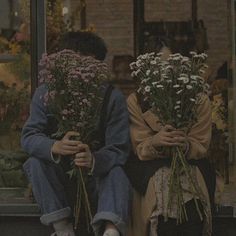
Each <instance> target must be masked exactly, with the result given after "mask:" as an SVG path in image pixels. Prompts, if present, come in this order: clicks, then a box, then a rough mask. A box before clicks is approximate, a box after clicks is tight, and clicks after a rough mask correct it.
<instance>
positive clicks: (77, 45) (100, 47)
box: [59, 31, 107, 61]
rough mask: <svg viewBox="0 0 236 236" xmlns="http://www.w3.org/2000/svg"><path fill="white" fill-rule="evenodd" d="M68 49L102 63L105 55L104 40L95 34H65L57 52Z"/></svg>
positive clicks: (76, 32) (75, 32)
mask: <svg viewBox="0 0 236 236" xmlns="http://www.w3.org/2000/svg"><path fill="white" fill-rule="evenodd" d="M63 49H70V50H73V51H76V52H80V53H81V54H82V55H85V56H94V57H95V58H96V59H97V60H101V61H103V60H104V59H105V57H106V54H107V47H106V44H105V42H104V40H103V39H102V38H101V37H99V36H98V35H96V34H95V33H92V32H88V31H74V32H67V33H65V34H64V35H63V36H62V37H61V40H60V42H59V50H63Z"/></svg>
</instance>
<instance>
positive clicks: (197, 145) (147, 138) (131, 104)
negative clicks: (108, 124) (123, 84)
mask: <svg viewBox="0 0 236 236" xmlns="http://www.w3.org/2000/svg"><path fill="white" fill-rule="evenodd" d="M127 104H128V110H129V113H130V134H131V141H132V145H133V149H134V152H135V153H136V154H137V155H138V157H139V159H140V160H153V159H156V158H163V155H162V153H159V152H158V151H157V150H156V149H155V148H154V147H153V145H152V138H153V136H154V135H155V134H156V133H157V132H158V131H159V130H160V129H161V123H160V121H159V119H158V117H157V116H156V115H154V114H153V113H152V112H151V111H147V112H145V113H142V110H141V108H140V106H139V104H138V102H137V98H136V95H135V94H131V95H130V96H129V97H128V101H127ZM197 112H198V117H197V122H196V124H195V125H193V127H192V128H191V130H190V131H189V133H188V135H187V136H188V140H189V144H190V145H189V151H188V154H187V156H188V158H189V159H200V158H203V157H205V156H206V153H207V150H208V147H209V144H210V140H211V124H212V122H211V105H210V101H209V99H208V97H207V96H204V97H202V99H201V103H200V104H199V107H198V109H197Z"/></svg>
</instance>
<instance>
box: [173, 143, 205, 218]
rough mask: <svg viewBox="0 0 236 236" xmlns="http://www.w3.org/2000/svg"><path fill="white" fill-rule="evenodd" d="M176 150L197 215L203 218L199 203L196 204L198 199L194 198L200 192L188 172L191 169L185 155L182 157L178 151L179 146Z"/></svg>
mask: <svg viewBox="0 0 236 236" xmlns="http://www.w3.org/2000/svg"><path fill="white" fill-rule="evenodd" d="M177 152H178V156H179V159H180V161H181V164H182V166H183V168H184V170H185V174H186V175H187V177H188V180H189V181H190V187H191V189H192V193H193V195H194V196H193V198H194V202H195V205H196V209H197V212H198V215H199V217H200V219H201V220H203V216H202V213H201V211H200V208H199V204H198V201H197V198H196V195H200V194H199V191H198V190H197V188H196V187H195V184H194V181H193V179H192V176H191V173H190V172H191V170H190V169H189V166H188V164H187V163H186V160H185V157H184V155H183V153H182V152H181V151H180V149H179V147H177Z"/></svg>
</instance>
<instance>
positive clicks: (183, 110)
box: [130, 52, 209, 223]
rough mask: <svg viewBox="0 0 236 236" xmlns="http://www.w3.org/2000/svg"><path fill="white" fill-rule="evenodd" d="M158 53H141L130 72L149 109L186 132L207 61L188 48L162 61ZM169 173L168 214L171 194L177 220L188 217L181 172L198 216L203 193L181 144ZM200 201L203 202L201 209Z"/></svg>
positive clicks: (174, 152)
mask: <svg viewBox="0 0 236 236" xmlns="http://www.w3.org/2000/svg"><path fill="white" fill-rule="evenodd" d="M161 55H162V54H161V53H159V54H156V53H147V54H144V55H140V56H139V57H138V58H137V61H136V62H133V63H131V64H130V67H131V69H132V76H133V77H134V78H136V80H138V82H139V88H138V91H137V92H138V93H139V94H141V95H142V97H144V99H145V100H146V101H147V102H148V103H149V105H150V106H151V109H152V112H153V113H154V114H156V115H157V116H158V118H159V119H160V121H161V122H162V124H163V126H164V125H167V124H168V125H171V126H172V127H174V128H176V129H181V130H185V131H186V133H187V132H188V130H190V129H191V127H192V126H193V124H194V123H195V122H196V121H197V110H196V109H197V106H198V103H199V100H200V97H201V95H202V94H203V93H207V92H208V88H209V86H208V85H207V84H206V82H205V80H204V78H203V77H202V76H203V74H204V72H205V69H206V68H207V65H206V64H205V62H206V59H207V55H206V54H204V53H202V54H196V53H195V52H191V57H190V58H188V57H184V56H182V55H180V54H171V55H170V56H169V58H168V59H167V60H165V61H163V60H162V59H161ZM171 158H172V160H171V167H170V168H171V173H170V177H169V193H168V206H167V208H168V209H167V213H166V214H167V215H165V217H166V218H167V217H168V212H169V211H170V210H171V208H172V204H173V202H174V198H175V199H176V202H177V223H183V222H184V221H187V220H188V216H187V213H186V209H185V205H184V203H185V202H184V197H183V192H184V189H183V186H182V183H181V178H180V176H183V175H184V176H185V177H186V179H187V181H189V186H190V191H191V194H192V195H193V199H194V202H195V205H196V209H197V211H198V214H199V216H200V218H201V219H202V218H203V214H204V205H205V204H204V197H202V192H201V190H200V189H199V188H198V186H197V184H196V181H195V178H194V177H193V175H192V172H191V167H190V164H189V163H188V162H187V160H186V158H185V153H184V150H183V148H181V147H179V146H176V147H172V148H171ZM199 203H202V204H201V205H202V206H203V211H201V210H200V209H201V207H200V205H199Z"/></svg>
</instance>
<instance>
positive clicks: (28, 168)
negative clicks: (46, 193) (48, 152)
mask: <svg viewBox="0 0 236 236" xmlns="http://www.w3.org/2000/svg"><path fill="white" fill-rule="evenodd" d="M41 164H42V163H41V161H40V160H38V159H37V158H34V157H30V158H29V159H28V160H27V161H26V162H25V163H24V165H23V169H24V171H25V172H26V174H27V175H28V176H31V175H32V174H33V173H36V172H38V170H39V169H41V168H42V167H41Z"/></svg>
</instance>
